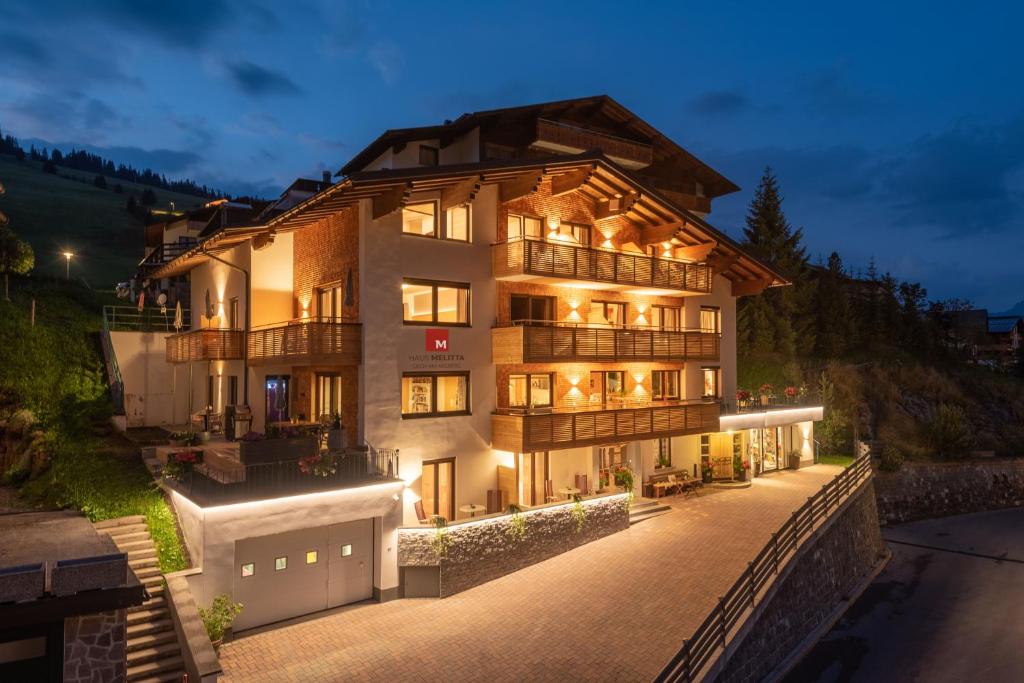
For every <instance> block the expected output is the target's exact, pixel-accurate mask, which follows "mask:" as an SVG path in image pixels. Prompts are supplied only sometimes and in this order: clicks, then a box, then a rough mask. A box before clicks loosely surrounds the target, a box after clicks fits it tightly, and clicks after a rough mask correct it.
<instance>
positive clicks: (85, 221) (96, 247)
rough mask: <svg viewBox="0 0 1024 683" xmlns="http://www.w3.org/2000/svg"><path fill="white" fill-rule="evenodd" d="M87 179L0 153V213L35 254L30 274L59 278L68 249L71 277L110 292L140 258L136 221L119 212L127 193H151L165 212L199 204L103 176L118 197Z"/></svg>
mask: <svg viewBox="0 0 1024 683" xmlns="http://www.w3.org/2000/svg"><path fill="white" fill-rule="evenodd" d="M61 176H69V177H61ZM93 177H94V176H92V175H88V174H85V173H83V172H81V171H75V170H73V169H67V168H61V167H58V175H54V174H52V173H44V172H43V170H42V164H41V163H40V162H37V161H31V160H28V159H26V160H24V161H17V160H16V159H15V158H14V157H12V156H6V155H0V182H2V183H3V185H4V186H5V188H6V189H7V194H6V195H4V196H0V211H3V212H4V213H5V214H7V216H8V217H9V218H10V221H11V228H12V229H13V230H14V231H15V232H16V233H18V235H20V236H21V237H22V238H24V239H26V240H28V242H29V243H30V244H31V245H32V248H33V249H34V250H35V253H36V272H38V273H41V274H48V275H58V276H63V275H64V272H65V271H64V269H65V263H64V258H63V257H62V256H61V252H63V251H64V250H65V249H70V250H71V251H72V252H74V254H75V257H74V259H73V260H72V262H71V275H72V277H79V276H81V277H84V278H85V280H86V282H88V283H89V285H90V286H92V287H95V288H101V289H110V288H112V287H113V286H114V284H115V283H117V282H119V281H123V280H126V279H128V277H130V276H131V275H132V274H133V273H134V272H135V265H136V264H137V263H138V262H139V260H140V259H141V258H142V250H143V226H142V223H141V222H140V221H139V220H138V219H136V218H134V217H133V216H131V215H130V214H129V213H128V212H127V211H125V202H126V201H127V200H128V196H129V195H130V194H131V195H135V197H136V199H138V198H139V197H141V196H142V193H143V192H144V191H145V190H147V189H149V190H152V191H153V193H154V194H155V195H156V200H157V201H156V204H155V205H154V207H153V208H156V209H166V208H168V207H169V202H174V203H175V208H176V209H179V210H181V209H190V208H194V207H196V206H199V205H201V204H202V203H203V202H204V201H205V200H204V199H203V198H201V197H196V196H192V195H184V194H178V193H175V192H167V191H165V190H160V189H156V188H150V187H148V186H144V185H137V184H135V183H128V182H124V181H122V180H117V179H115V178H108V179H107V184H108V187H109V188H113V187H114V185H115V184H118V183H120V185H121V186H122V188H123V189H124V193H123V194H118V193H116V192H114V191H113V190H112V189H106V190H101V189H99V188H97V187H94V186H93V184H92V180H93Z"/></svg>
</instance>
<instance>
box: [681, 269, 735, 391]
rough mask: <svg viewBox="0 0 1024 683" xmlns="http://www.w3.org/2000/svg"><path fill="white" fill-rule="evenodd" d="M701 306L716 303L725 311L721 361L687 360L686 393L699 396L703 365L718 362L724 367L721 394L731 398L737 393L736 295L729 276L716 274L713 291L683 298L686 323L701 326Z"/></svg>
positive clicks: (684, 384) (684, 320) (695, 326)
mask: <svg viewBox="0 0 1024 683" xmlns="http://www.w3.org/2000/svg"><path fill="white" fill-rule="evenodd" d="M701 306H717V307H718V308H719V309H720V310H721V312H722V340H721V347H720V355H719V358H720V359H721V360H720V361H719V362H718V363H715V362H710V361H709V362H701V361H691V362H689V363H687V364H686V366H685V368H684V370H683V387H684V389H685V392H686V393H685V397H686V398H700V397H701V395H702V394H703V393H704V378H703V375H702V373H701V368H703V367H705V366H715V365H718V366H720V367H721V368H722V398H724V399H727V400H728V399H731V398H732V397H734V396H735V395H736V298H735V297H733V295H732V285H731V284H730V282H729V280H727V279H725V278H724V277H722V276H721V275H716V276H715V279H714V282H713V283H712V285H711V293H710V294H702V295H699V296H688V297H686V298H684V299H683V327H685V328H687V329H693V330H695V329H699V328H700V308H701Z"/></svg>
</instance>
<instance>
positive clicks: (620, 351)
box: [491, 322, 721, 364]
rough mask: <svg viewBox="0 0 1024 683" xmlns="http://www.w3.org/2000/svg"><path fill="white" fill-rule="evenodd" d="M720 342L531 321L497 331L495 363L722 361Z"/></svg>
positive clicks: (699, 335)
mask: <svg viewBox="0 0 1024 683" xmlns="http://www.w3.org/2000/svg"><path fill="white" fill-rule="evenodd" d="M720 341H721V335H718V334H715V333H713V332H702V331H700V330H678V331H676V330H658V329H653V328H649V327H633V328H614V327H590V326H586V325H568V324H565V323H545V322H527V323H524V324H516V325H514V326H511V327H496V328H494V329H493V330H491V360H492V362H493V363H495V364H502V363H514V364H518V363H605V362H617V361H632V362H645V361H647V362H666V363H682V362H685V361H689V360H701V361H717V360H718V359H719V346H720Z"/></svg>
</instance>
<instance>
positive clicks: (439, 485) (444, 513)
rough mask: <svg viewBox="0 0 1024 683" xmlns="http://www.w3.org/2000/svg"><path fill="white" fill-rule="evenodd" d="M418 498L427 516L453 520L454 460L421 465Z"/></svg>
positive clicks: (431, 461)
mask: <svg viewBox="0 0 1024 683" xmlns="http://www.w3.org/2000/svg"><path fill="white" fill-rule="evenodd" d="M420 496H422V498H423V511H424V512H426V513H427V515H428V516H429V515H439V516H441V517H444V518H445V519H447V520H448V521H454V520H455V458H445V459H443V460H430V461H427V462H425V463H423V469H422V471H421V478H420Z"/></svg>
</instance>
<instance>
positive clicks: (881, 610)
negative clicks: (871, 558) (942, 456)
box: [785, 508, 1024, 683]
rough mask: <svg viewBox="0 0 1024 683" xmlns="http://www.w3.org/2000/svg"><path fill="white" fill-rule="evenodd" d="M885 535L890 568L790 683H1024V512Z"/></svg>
mask: <svg viewBox="0 0 1024 683" xmlns="http://www.w3.org/2000/svg"><path fill="white" fill-rule="evenodd" d="M883 536H884V537H885V538H886V540H887V541H888V542H889V547H890V548H891V549H892V551H893V557H892V560H891V561H890V563H889V565H888V567H886V569H885V571H883V572H882V574H880V575H879V576H878V578H877V579H876V580H875V581H874V582H873V583H872V584H871V586H870V587H869V588H868V589H867V590H866V591H865V593H864V594H863V595H862V596H861V598H860V599H859V600H858V601H857V602H856V603H855V604H854V605H853V607H851V609H850V610H849V611H848V612H847V614H846V615H845V616H844V617H843V618H842V620H840V622H839V623H838V624H836V626H835V627H834V628H833V629H832V630H831V631H830V632H829V633H828V634H827V635H826V636H825V637H824V638H823V639H822V640H821V641H820V642H819V643H818V645H817V646H815V648H814V649H813V650H812V651H811V653H810V654H809V655H808V656H807V657H806V658H805V659H804V660H803V661H802V662H801V663H800V665H799V666H798V667H797V668H796V669H794V670H793V671H792V672H790V674H789V676H787V678H786V679H785V680H786V683H803V682H805V681H807V682H809V681H816V682H817V681H820V682H823V683H825V682H827V683H839V682H843V683H845V682H850V683H858V682H861V681H864V682H867V681H870V682H871V683H888V682H890V681H891V682H892V683H896V682H897V681H898V682H899V683H907V682H909V681H927V682H928V683H945V682H947V681H948V682H949V683H953V682H954V681H955V682H956V683H961V682H963V681H984V682H985V683H1001V682H1002V681H1015V682H1019V681H1024V646H1022V643H1024V509H1021V508H1017V509H1011V510H999V511H995V512H981V513H976V514H971V515H958V516H955V517H946V518H942V519H932V520H924V521H920V522H912V523H909V524H903V525H900V526H897V527H891V528H888V529H883Z"/></svg>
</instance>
